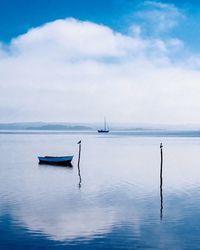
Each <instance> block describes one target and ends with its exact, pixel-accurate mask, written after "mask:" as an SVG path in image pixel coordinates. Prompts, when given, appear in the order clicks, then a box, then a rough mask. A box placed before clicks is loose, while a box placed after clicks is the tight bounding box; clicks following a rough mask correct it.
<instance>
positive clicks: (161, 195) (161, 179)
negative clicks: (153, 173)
mask: <svg viewBox="0 0 200 250" xmlns="http://www.w3.org/2000/svg"><path fill="white" fill-rule="evenodd" d="M162 148H163V145H162V143H160V219H161V220H162V219H163V151H162Z"/></svg>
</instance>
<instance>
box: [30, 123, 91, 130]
mask: <svg viewBox="0 0 200 250" xmlns="http://www.w3.org/2000/svg"><path fill="white" fill-rule="evenodd" d="M26 129H28V130H92V128H90V127H87V126H78V125H76V126H67V125H59V124H55V125H54V124H52V125H51V124H50V125H44V126H40V127H28V128H26Z"/></svg>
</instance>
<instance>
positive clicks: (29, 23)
mask: <svg viewBox="0 0 200 250" xmlns="http://www.w3.org/2000/svg"><path fill="white" fill-rule="evenodd" d="M22 6H23V8H22ZM77 6H78V7H79V8H78V7H77ZM1 7H2V8H1V10H0V14H1V15H0V23H1V25H2V26H4V27H5V28H4V29H2V31H0V92H1V99H0V111H1V118H0V122H5V123H8V122H19V121H52V122H56V121H73V122H77V123H78V122H80V121H81V122H82V123H88V122H89V123H93V122H96V121H101V119H102V120H103V117H104V115H106V117H107V118H108V120H109V121H112V122H113V123H131V124H134V123H136V124H169V125H179V124H194V125H198V124H200V116H199V110H200V102H199V92H200V82H199V79H200V56H199V54H200V41H199V39H200V38H199V37H200V36H198V33H199V32H200V31H199V27H198V23H199V21H200V8H199V7H200V3H198V2H197V1H193V2H192V3H191V1H181V3H180V1H177V0H174V1H130V0H115V1H114V0H110V1H107V2H106V4H105V3H99V2H98V1H89V0H86V1H84V3H80V2H79V1H77V0H76V1H73V2H72V1H63V0H61V1H59V3H58V2H56V1H55V0H52V1H47V0H44V1H42V3H41V1H38V0H36V1H34V2H32V1H25V0H20V1H16V0H13V1H7V2H6V3H1ZM38 7H40V8H38ZM8 10H9V11H8ZM11 17H12V18H11ZM12 20H13V21H12Z"/></svg>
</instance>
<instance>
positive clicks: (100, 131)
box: [98, 117, 109, 133]
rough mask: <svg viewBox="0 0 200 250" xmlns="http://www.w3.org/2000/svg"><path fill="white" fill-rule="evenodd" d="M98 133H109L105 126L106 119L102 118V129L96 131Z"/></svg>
mask: <svg viewBox="0 0 200 250" xmlns="http://www.w3.org/2000/svg"><path fill="white" fill-rule="evenodd" d="M98 133H109V129H108V125H107V124H106V118H105V117H104V128H103V129H98Z"/></svg>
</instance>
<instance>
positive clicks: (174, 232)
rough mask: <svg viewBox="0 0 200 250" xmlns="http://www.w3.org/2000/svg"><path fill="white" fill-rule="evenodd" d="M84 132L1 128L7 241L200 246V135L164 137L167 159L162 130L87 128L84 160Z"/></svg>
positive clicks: (0, 196) (60, 245)
mask: <svg viewBox="0 0 200 250" xmlns="http://www.w3.org/2000/svg"><path fill="white" fill-rule="evenodd" d="M79 137H80V134H66V135H59V134H53V135H51V134H48V135H42V134H39V135H23V134H21V135H19V134H18V135H15V134H12V135H8V134H6V135H4V134H1V135H0V141H1V143H0V152H1V158H0V190H1V191H0V200H1V203H0V242H1V243H0V244H1V249H31V248H32V249H66V246H67V249H119V248H120V249H138V248H139V249H149V248H151V249H198V247H199V243H200V240H199V234H200V228H199V222H198V221H199V220H198V218H199V216H200V210H199V206H200V201H199V200H198V199H196V197H198V196H199V195H200V188H199V187H200V178H199V176H200V168H199V166H200V155H199V148H200V139H198V138H193V139H192V138H187V139H186V138H162V141H163V143H164V162H163V159H162V155H159V154H158V152H159V143H160V138H142V137H141V138H135V137H134V136H125V137H124V136H121V135H115V136H112V135H107V136H99V135H88V134H83V135H81V137H82V140H83V141H84V147H83V148H82V153H81V164H80V160H79V161H78V159H79V158H80V157H78V156H79V154H78V153H77V141H78V140H79ZM161 149H162V148H161ZM79 152H80V151H79ZM39 154H50V155H51V154H57V155H63V154H64V155H65V154H75V157H74V162H73V166H74V167H73V168H64V167H57V166H56V167H54V166H40V167H38V162H37V155H39ZM76 162H78V174H79V184H80V187H81V192H80V191H79V190H78V189H77V169H76V168H77V166H76ZM163 163H164V173H163ZM80 165H81V166H80ZM80 167H81V169H80ZM80 170H81V172H80ZM163 176H164V180H165V182H164V184H165V185H164V194H165V197H164V198H165V207H164V216H163V185H162V184H163ZM81 177H83V179H84V185H82V186H81V184H82V183H81ZM159 177H160V178H159ZM159 187H160V189H159ZM159 210H160V211H159ZM160 219H162V221H161V220H160Z"/></svg>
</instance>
